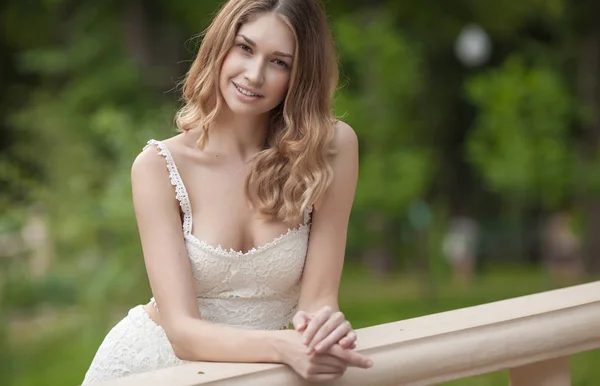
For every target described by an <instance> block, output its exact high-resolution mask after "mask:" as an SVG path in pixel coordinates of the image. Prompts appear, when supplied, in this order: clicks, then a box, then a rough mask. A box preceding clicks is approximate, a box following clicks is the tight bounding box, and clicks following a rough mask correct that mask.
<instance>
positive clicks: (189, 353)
mask: <svg viewBox="0 0 600 386" xmlns="http://www.w3.org/2000/svg"><path fill="white" fill-rule="evenodd" d="M165 333H166V336H167V339H168V341H169V343H170V344H171V348H172V349H173V353H174V354H175V356H176V357H177V358H179V359H181V360H184V361H193V360H197V359H196V358H195V355H194V344H193V343H192V342H191V341H192V339H190V334H189V333H187V332H186V329H185V328H184V327H183V326H177V327H175V326H173V327H169V328H165Z"/></svg>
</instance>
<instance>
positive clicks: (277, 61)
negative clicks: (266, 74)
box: [273, 59, 289, 68]
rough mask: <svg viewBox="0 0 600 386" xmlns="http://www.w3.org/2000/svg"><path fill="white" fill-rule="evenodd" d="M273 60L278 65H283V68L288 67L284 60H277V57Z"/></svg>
mask: <svg viewBox="0 0 600 386" xmlns="http://www.w3.org/2000/svg"><path fill="white" fill-rule="evenodd" d="M273 62H275V64H277V65H278V66H281V67H284V68H288V67H289V66H288V64H287V63H286V62H284V61H283V60H279V59H275V60H274V61H273Z"/></svg>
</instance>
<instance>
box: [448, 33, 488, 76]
mask: <svg viewBox="0 0 600 386" xmlns="http://www.w3.org/2000/svg"><path fill="white" fill-rule="evenodd" d="M454 50H455V52H456V56H457V57H458V59H459V60H460V61H461V62H462V63H463V64H464V65H465V66H468V67H477V66H480V65H482V64H483V63H485V62H486V61H487V60H488V59H489V57H490V54H491V51H492V42H491V40H490V38H489V36H488V35H487V33H486V32H485V31H484V30H483V28H481V27H480V26H478V25H475V24H470V25H467V26H466V27H465V28H463V30H462V31H461V33H460V35H458V38H457V39H456V44H455V46H454Z"/></svg>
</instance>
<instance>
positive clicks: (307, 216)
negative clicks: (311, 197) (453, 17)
mask: <svg viewBox="0 0 600 386" xmlns="http://www.w3.org/2000/svg"><path fill="white" fill-rule="evenodd" d="M312 211H313V207H312V205H311V206H310V207H309V208H307V209H306V210H305V211H304V225H308V223H309V221H310V220H311V217H310V216H311V215H312Z"/></svg>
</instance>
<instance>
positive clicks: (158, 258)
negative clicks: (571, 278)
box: [84, 0, 371, 384]
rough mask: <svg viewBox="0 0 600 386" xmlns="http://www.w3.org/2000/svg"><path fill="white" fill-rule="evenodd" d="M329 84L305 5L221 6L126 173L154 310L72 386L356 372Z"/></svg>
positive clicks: (110, 342) (345, 159) (111, 342)
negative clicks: (181, 374)
mask: <svg viewBox="0 0 600 386" xmlns="http://www.w3.org/2000/svg"><path fill="white" fill-rule="evenodd" d="M336 84H337V60H336V57H335V50H334V46H333V41H332V38H331V35H330V33H329V30H328V27H327V23H326V17H325V14H324V12H323V10H322V9H321V8H320V6H319V4H318V3H317V0H230V1H228V2H226V3H225V4H224V5H223V7H222V8H221V10H220V12H219V13H218V14H217V15H216V17H215V19H214V20H213V22H212V24H211V25H210V27H209V28H208V30H207V32H206V35H205V37H204V40H203V42H202V45H201V48H200V51H199V52H198V55H197V57H196V59H195V61H194V63H193V64H192V66H191V68H190V70H189V73H188V75H187V77H186V79H185V82H184V85H183V99H184V102H185V103H184V106H183V108H182V109H181V110H180V111H179V113H178V114H177V125H178V128H179V130H180V134H178V135H176V136H174V137H172V138H169V139H166V140H164V141H156V140H150V141H149V142H148V145H147V146H146V147H145V148H144V150H143V151H142V152H141V153H140V155H139V156H138V157H137V158H136V160H135V162H134V164H133V167H132V172H131V177H132V191H133V201H134V207H135V213H136V218H137V223H138V228H139V233H140V238H141V243H142V250H143V255H144V262H145V265H146V271H147V274H148V279H149V281H150V286H151V288H152V293H153V295H154V297H153V298H152V299H151V301H150V302H149V303H148V304H146V305H138V306H136V307H134V308H132V309H131V310H130V311H129V313H128V315H127V316H126V317H125V318H123V319H122V320H121V321H120V322H119V323H118V324H117V325H116V326H115V327H113V329H111V331H110V332H109V333H108V335H107V336H106V338H105V339H104V341H103V342H102V344H101V345H100V348H99V349H98V351H97V353H96V355H95V357H94V359H93V361H92V363H91V365H90V368H89V370H88V371H87V373H86V376H85V380H84V384H89V383H91V382H97V381H106V380H110V379H115V378H119V377H123V376H126V375H130V374H136V373H141V372H145V371H150V370H155V369H159V368H163V367H168V366H175V365H179V364H183V363H187V362H189V361H223V362H279V363H284V364H287V365H289V366H290V367H292V368H293V369H294V370H295V371H296V372H297V373H298V374H300V375H301V376H302V377H304V378H306V379H309V380H314V381H328V380H333V379H336V378H338V377H340V376H341V375H342V374H343V373H344V372H345V370H346V368H347V367H348V366H357V367H363V368H368V367H370V366H371V363H370V361H369V360H368V359H367V358H366V357H364V356H362V355H360V354H359V353H357V352H355V351H353V348H354V347H355V340H356V335H355V333H354V331H353V330H352V327H351V325H350V323H349V322H348V321H347V320H346V319H345V317H344V315H343V314H342V313H341V312H340V311H339V308H338V300H337V297H338V287H339V282H340V276H341V272H342V266H343V261H344V251H345V243H346V231H347V226H348V219H349V216H350V210H351V207H352V203H353V200H354V192H355V189H356V181H357V173H358V144H357V138H356V135H355V133H354V131H353V130H352V128H350V127H349V126H348V125H346V124H344V123H342V122H340V121H336V120H335V118H334V116H333V113H332V98H333V93H334V91H335V87H336ZM209 136H210V140H209ZM290 322H293V324H294V329H286V328H287V327H288V326H289V325H290Z"/></svg>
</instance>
